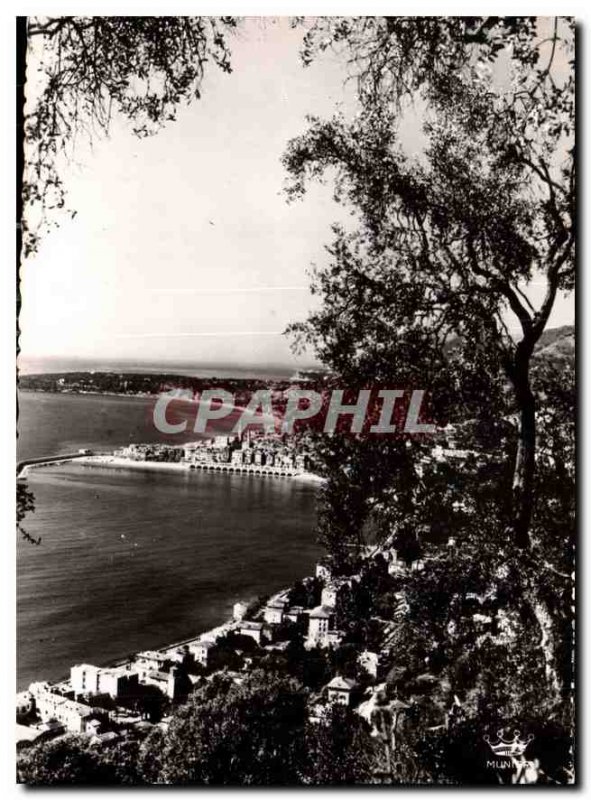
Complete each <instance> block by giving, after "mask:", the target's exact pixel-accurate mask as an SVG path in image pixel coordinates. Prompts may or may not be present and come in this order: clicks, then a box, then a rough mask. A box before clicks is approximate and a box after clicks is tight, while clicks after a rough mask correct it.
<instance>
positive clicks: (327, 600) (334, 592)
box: [320, 581, 344, 608]
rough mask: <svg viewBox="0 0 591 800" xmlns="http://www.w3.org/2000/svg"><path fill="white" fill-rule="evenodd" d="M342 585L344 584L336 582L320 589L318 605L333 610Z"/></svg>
mask: <svg viewBox="0 0 591 800" xmlns="http://www.w3.org/2000/svg"><path fill="white" fill-rule="evenodd" d="M343 585H344V584H343V583H342V582H337V581H331V582H330V583H327V584H326V585H325V586H324V588H323V589H322V595H321V597H320V605H322V606H324V607H325V608H335V606H336V604H337V599H338V597H339V594H340V593H341V590H342V588H343Z"/></svg>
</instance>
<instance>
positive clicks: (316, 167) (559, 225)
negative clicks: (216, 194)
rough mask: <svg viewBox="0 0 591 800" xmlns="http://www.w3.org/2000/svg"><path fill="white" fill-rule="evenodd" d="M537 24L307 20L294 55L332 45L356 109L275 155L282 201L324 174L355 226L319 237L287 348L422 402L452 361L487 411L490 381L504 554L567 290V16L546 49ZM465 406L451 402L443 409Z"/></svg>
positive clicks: (570, 194)
mask: <svg viewBox="0 0 591 800" xmlns="http://www.w3.org/2000/svg"><path fill="white" fill-rule="evenodd" d="M538 25H539V23H538V22H537V21H536V20H532V19H530V18H517V19H500V18H461V19H459V18H429V19H427V20H425V19H421V18H384V19H372V18H356V19H352V20H343V19H342V18H330V19H327V20H321V21H319V22H318V24H317V25H316V26H315V27H314V28H313V30H312V32H311V33H310V34H309V36H308V37H307V45H306V48H307V49H305V50H304V59H305V60H307V59H308V58H310V57H312V56H311V55H310V53H311V54H312V55H313V54H314V53H315V52H317V51H318V50H322V49H325V47H327V46H330V45H331V44H332V45H334V46H335V47H336V48H337V50H338V51H339V52H342V53H344V54H346V56H347V57H348V60H349V63H350V64H351V65H352V66H351V68H352V69H353V70H354V71H355V70H356V74H357V76H358V79H359V83H358V85H359V92H358V97H359V104H360V108H361V110H360V112H359V113H358V114H357V115H356V116H355V117H354V118H353V119H347V118H345V116H343V115H337V116H335V117H333V118H332V119H330V120H320V119H311V120H310V127H309V129H308V131H307V132H306V133H304V134H303V135H301V136H299V137H297V138H296V139H294V140H292V141H291V142H290V144H289V146H288V148H287V151H286V153H285V156H284V164H285V167H286V169H287V171H288V174H289V176H290V185H289V187H288V194H289V195H290V196H291V197H298V196H301V195H302V194H303V193H304V191H305V189H306V185H307V182H308V181H309V180H310V179H321V178H322V177H323V175H324V174H325V173H327V172H329V173H330V174H331V175H334V176H335V184H334V185H335V198H336V199H337V201H339V202H343V203H347V204H348V205H349V206H350V207H351V209H352V210H353V212H354V214H355V219H356V222H357V228H356V230H354V231H353V232H349V231H347V230H346V229H345V228H343V227H337V226H335V228H334V241H333V244H332V246H331V247H330V248H329V253H330V255H331V263H330V264H329V266H328V267H326V268H325V269H323V270H320V271H317V272H316V273H315V275H314V284H313V288H314V291H315V292H316V293H317V294H319V295H320V297H321V299H322V304H321V305H320V307H319V308H318V310H316V311H315V312H313V313H312V314H311V315H310V317H309V319H308V321H307V322H304V323H296V324H294V325H293V326H291V331H292V333H293V334H295V336H296V345H297V344H298V342H303V343H308V344H312V345H313V346H314V348H315V350H316V353H317V355H318V357H319V358H320V359H321V360H322V361H323V362H324V363H326V364H327V365H329V366H330V367H332V368H333V369H334V370H336V371H337V373H338V374H339V375H342V376H343V377H344V378H345V379H347V378H349V377H351V378H353V379H355V378H356V379H357V381H363V380H368V379H371V380H378V381H380V380H383V379H390V380H392V379H393V378H394V379H398V380H399V381H401V382H403V384H404V385H406V386H409V385H415V386H416V385H417V384H418V385H424V382H427V385H428V386H433V393H434V394H435V389H436V388H439V387H438V386H437V383H438V376H440V375H445V373H446V372H447V373H448V374H449V372H450V370H451V371H453V367H454V362H456V361H458V360H459V365H460V367H461V370H460V374H461V375H462V377H464V378H465V377H466V376H468V375H469V374H470V373H471V374H472V375H473V376H476V375H478V376H482V377H483V378H484V379H485V380H484V382H483V383H482V387H481V388H484V386H485V385H486V384H487V383H488V384H489V385H490V386H491V387H496V388H495V391H493V392H492V393H490V399H491V401H493V402H494V401H495V400H496V399H497V397H498V394H499V391H498V387H499V382H498V379H499V374H500V373H501V372H502V373H504V375H505V376H506V377H507V378H508V379H509V380H510V381H511V384H512V387H513V402H514V404H515V406H516V408H517V410H518V411H519V413H520V415H521V422H520V437H521V438H520V447H519V448H518V450H517V452H516V455H515V469H514V479H513V487H512V488H513V495H514V497H513V520H512V525H513V528H514V531H513V538H514V540H515V544H516V545H517V546H519V547H525V546H528V545H529V544H530V542H529V538H528V533H529V525H530V519H531V512H532V504H533V499H532V497H533V475H534V463H535V410H534V409H535V399H534V397H533V395H532V391H531V386H530V381H529V367H530V361H531V355H532V352H533V348H534V346H535V343H536V341H538V339H539V338H540V336H541V334H542V332H543V330H544V328H545V326H546V323H547V321H548V317H549V315H550V312H551V310H552V308H553V305H554V301H555V298H556V294H557V291H558V290H559V289H567V290H568V289H571V288H572V287H573V282H574V202H575V190H574V149H573V135H574V74H573V70H572V53H573V47H574V38H573V31H572V26H571V25H570V24H569V21H568V20H556V22H555V24H554V28H553V32H552V33H551V36H550V38H549V42H547V41H546V40H544V39H543V36H542V33H541V32H540V31H539V30H538ZM327 29H328V30H327ZM319 31H321V32H322V34H325V38H323V39H320V38H319V36H320V34H319ZM319 42H320V44H319ZM314 43H315V44H314ZM546 44H549V48H550V50H549V54H548V60H547V62H545V61H544V63H543V65H542V60H541V54H542V53H543V52H544V53H545V50H544V46H545V45H546ZM411 53H412V58H410V54H411ZM569 59H570V61H569ZM488 62H492V63H493V64H496V63H497V62H499V64H500V65H501V66H502V69H503V73H504V74H507V75H509V76H510V80H509V81H503V79H502V77H501V76H500V75H499V74H497V73H495V71H494V70H492V69H490V68H485V65H486V64H487V63H488ZM567 62H568V63H567ZM419 96H420V97H421V100H422V102H423V103H424V105H425V112H424V115H423V120H422V123H423V135H424V138H425V147H424V149H423V151H422V152H421V153H420V154H415V155H414V156H408V155H407V154H406V153H405V151H404V148H403V147H402V145H401V142H400V136H399V125H400V118H401V116H402V111H403V108H402V107H403V105H404V103H408V102H409V101H410V100H411V99H414V100H416V99H417V97H419ZM534 277H535V278H536V279H537V280H543V281H544V282H545V283H546V294H545V297H544V299H543V301H542V303H541V304H540V305H539V307H538V308H534V307H533V305H532V303H531V301H530V300H529V299H528V298H527V296H526V294H525V293H524V289H523V287H524V286H527V284H528V283H529V282H530V281H532V280H533V279H534ZM508 315H512V316H513V318H514V319H515V322H516V324H517V325H518V326H519V328H520V334H521V338H519V339H518V340H517V341H514V339H513V337H512V336H511V335H510V332H509V329H508V327H507V318H508ZM452 337H455V342H456V343H457V346H456V347H455V348H452V350H451V351H450V349H449V342H450V340H451V339H452ZM433 379H434V380H433ZM481 396H482V392H481ZM464 399H465V397H464V393H463V391H461V392H460V396H459V397H458V396H457V395H456V397H455V400H456V403H461V402H462V401H463V400H464Z"/></svg>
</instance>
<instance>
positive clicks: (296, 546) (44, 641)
mask: <svg viewBox="0 0 591 800" xmlns="http://www.w3.org/2000/svg"><path fill="white" fill-rule="evenodd" d="M18 401H19V424H18V431H19V438H18V448H17V449H18V459H19V461H22V460H25V459H30V458H37V457H41V456H52V455H59V454H65V453H70V452H73V451H76V450H78V449H80V448H90V449H92V450H93V451H95V452H106V451H109V450H112V449H113V448H115V447H118V446H121V445H125V444H128V443H129V442H142V441H153V440H155V438H152V437H155V436H156V431H155V430H154V427H153V425H150V424H149V420H148V418H149V403H150V401H149V399H147V398H140V397H119V396H106V395H75V394H49V393H38V392H20V393H19V399H18ZM27 481H28V486H29V488H30V489H31V491H32V492H33V494H34V498H35V510H34V512H33V513H30V514H29V515H27V517H26V520H25V522H24V527H25V528H26V530H27V531H28V533H30V534H31V536H33V537H36V538H37V537H40V539H41V541H40V543H39V544H38V545H35V544H31V543H30V542H28V541H26V540H25V539H23V538H19V540H18V545H17V624H18V631H17V642H18V643H17V684H18V687H17V688H19V689H23V688H25V687H26V686H28V685H29V683H31V682H32V681H36V680H49V681H53V680H59V679H61V678H63V677H65V676H66V675H68V673H69V669H70V666H71V665H73V664H76V663H81V662H88V663H92V664H98V665H101V664H106V663H109V662H110V661H112V660H115V659H119V658H124V657H125V656H127V655H129V654H131V653H134V652H137V651H138V650H143V649H149V648H155V647H161V646H164V645H167V644H172V643H175V642H178V641H182V640H184V639H188V638H190V637H192V636H195V635H197V634H199V633H202V632H203V631H206V630H208V629H209V628H211V627H214V626H216V625H218V624H220V623H221V622H223V621H224V620H225V619H227V618H228V617H229V616H230V615H231V613H232V605H233V604H234V603H235V602H237V601H238V600H244V601H250V600H253V599H254V598H256V597H259V596H261V595H267V594H270V593H272V592H274V591H277V590H279V589H280V588H282V587H284V586H287V585H289V584H290V583H292V582H293V581H295V580H297V579H299V578H302V577H304V576H306V575H309V574H311V573H312V572H313V569H314V564H315V562H316V561H317V559H318V558H319V556H320V555H321V551H320V548H319V546H318V545H317V543H316V541H315V531H314V528H315V518H316V501H317V488H316V486H315V485H313V484H306V483H304V482H299V481H296V480H289V479H278V478H271V477H258V476H242V475H229V474H209V473H205V472H195V473H182V474H177V473H168V472H164V471H163V472H147V471H146V472H144V471H140V470H126V469H121V470H119V469H117V470H116V469H112V468H100V467H94V466H93V467H90V466H82V465H80V464H76V463H75V462H72V463H64V464H61V465H56V466H51V467H42V468H37V469H34V470H31V471H30V472H29V476H28V479H27Z"/></svg>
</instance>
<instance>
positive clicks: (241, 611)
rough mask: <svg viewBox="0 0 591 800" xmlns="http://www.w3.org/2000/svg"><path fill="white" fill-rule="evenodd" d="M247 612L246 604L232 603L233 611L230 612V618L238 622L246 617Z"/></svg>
mask: <svg viewBox="0 0 591 800" xmlns="http://www.w3.org/2000/svg"><path fill="white" fill-rule="evenodd" d="M247 611H248V606H247V604H246V603H242V602H239V603H234V609H233V612H232V616H233V617H234V620H235V621H236V622H240V621H241V620H243V619H244V617H245V616H246V612H247Z"/></svg>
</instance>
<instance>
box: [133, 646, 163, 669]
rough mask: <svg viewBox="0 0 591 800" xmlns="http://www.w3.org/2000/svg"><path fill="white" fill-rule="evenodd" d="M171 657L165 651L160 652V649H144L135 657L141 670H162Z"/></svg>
mask: <svg viewBox="0 0 591 800" xmlns="http://www.w3.org/2000/svg"><path fill="white" fill-rule="evenodd" d="M170 660H171V659H170V657H169V656H167V655H165V654H164V653H159V652H158V650H143V651H142V652H141V653H138V654H137V656H136V657H135V663H136V666H137V667H138V669H139V671H140V673H141V672H152V671H153V670H161V669H162V668H163V666H164V665H165V663H166V662H167V661H170Z"/></svg>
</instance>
